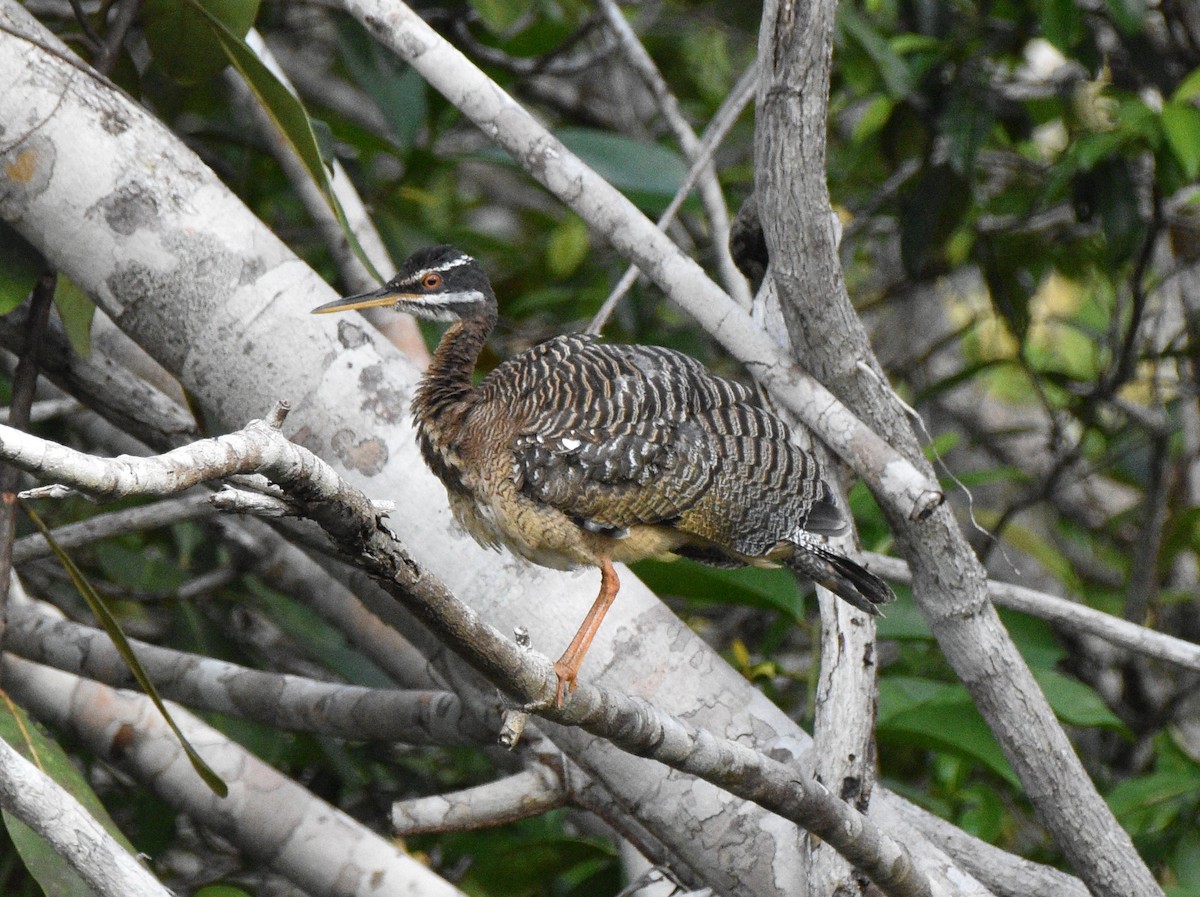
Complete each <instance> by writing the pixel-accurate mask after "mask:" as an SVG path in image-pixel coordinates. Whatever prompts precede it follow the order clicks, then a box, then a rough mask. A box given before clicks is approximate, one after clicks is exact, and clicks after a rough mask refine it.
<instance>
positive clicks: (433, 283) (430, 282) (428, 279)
mask: <svg viewBox="0 0 1200 897" xmlns="http://www.w3.org/2000/svg"><path fill="white" fill-rule="evenodd" d="M441 285H442V275H440V274H426V275H425V277H424V278H423V279H422V280H421V286H423V287H425V289H427V290H436V289H437V288H438V287H440V286H441Z"/></svg>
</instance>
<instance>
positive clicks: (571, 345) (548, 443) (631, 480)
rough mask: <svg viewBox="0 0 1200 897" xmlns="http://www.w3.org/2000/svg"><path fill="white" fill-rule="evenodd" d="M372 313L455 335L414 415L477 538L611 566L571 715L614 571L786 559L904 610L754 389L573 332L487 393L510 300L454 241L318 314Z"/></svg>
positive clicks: (859, 595)
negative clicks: (840, 541)
mask: <svg viewBox="0 0 1200 897" xmlns="http://www.w3.org/2000/svg"><path fill="white" fill-rule="evenodd" d="M371 305H393V306H395V307H396V308H397V309H398V310H401V311H407V312H410V313H412V314H416V315H419V316H423V317H428V318H434V319H437V320H451V321H453V322H454V323H453V324H452V326H451V327H450V328H449V330H447V332H446V334H445V336H443V338H442V341H441V343H440V344H439V346H438V349H437V352H436V353H435V356H434V360H433V363H432V364H431V365H430V368H429V371H428V373H427V374H426V376H425V378H424V380H423V381H422V383H421V386H420V388H419V389H418V391H417V397H416V400H415V402H414V403H413V414H414V417H415V419H416V423H417V430H418V440H419V443H420V446H421V451H422V454H423V456H424V458H425V460H426V461H427V462H428V464H429V466H430V468H431V469H432V470H433V471H434V473H436V474H437V475H438V477H439V478H440V479H441V480H442V482H443V483H444V484H445V485H446V489H447V491H448V493H449V496H450V503H451V507H452V508H453V510H454V513H455V515H456V517H458V519H459V520H460V521H461V522H462V523H463V525H464V527H465V528H466V529H467V530H468V531H469V532H470V533H471V534H472V535H474V536H475V538H476V539H478V540H479V541H480V542H482V543H484V544H486V545H491V546H499V545H505V546H507V547H509V548H510V549H512V550H513V551H515V552H517V553H518V554H521V555H523V556H524V557H527V558H529V559H530V560H533V561H535V562H537V563H540V564H544V565H547V566H552V567H562V568H566V567H574V566H581V565H589V566H596V567H599V568H600V569H601V572H602V585H601V591H600V595H599V596H598V597H597V599H596V603H595V605H594V606H593V608H592V610H591V612H590V613H589V614H588V617H587V619H586V620H585V621H584V624H583V626H582V627H580V630H579V633H578V634H577V635H576V637H575V639H574V640H573V641H572V643H571V647H569V648H568V649H567V652H566V653H565V654H564V655H563V657H562V658H561V659H560V660H559V661H558V663H557V664H556V665H555V666H556V670H557V671H558V674H559V693H558V696H557V699H558V700H559V702H561V701H562V699H563V691H564V687H567V686H573V684H574V681H575V678H576V676H577V674H578V671H579V665H580V664H581V663H582V661H583V656H584V654H585V653H586V651H587V647H588V645H589V644H590V642H591V640H592V637H593V636H594V635H595V632H596V630H597V629H598V628H599V625H600V621H601V620H602V619H603V616H604V613H605V611H606V610H607V608H608V606H609V605H610V604H611V602H612V599H613V598H614V597H615V595H616V591H617V587H618V584H617V578H616V573H615V571H614V569H613V567H612V562H613V561H633V560H638V559H640V558H643V557H648V556H654V555H664V554H676V555H682V556H685V557H691V558H694V559H696V560H700V561H703V562H705V563H710V564H716V565H720V566H743V565H746V564H756V565H778V564H786V565H787V566H789V567H791V568H792V569H794V570H795V571H797V572H798V573H800V574H802V575H804V576H807V577H809V578H810V579H813V580H814V581H816V582H818V583H820V584H821V585H824V586H825V587H827V588H829V589H830V590H831V591H833V592H834V593H836V594H837V595H839V596H840V597H842V598H843V599H845V600H846V601H848V602H850V603H851V604H853V605H854V606H855V607H858V608H859V609H861V610H864V611H866V612H868V613H872V614H874V613H878V610H877V608H876V605H879V604H883V603H886V602H887V601H890V600H892V598H893V597H894V596H893V594H892V592H891V590H890V589H889V588H888V587H887V585H886V584H884V583H883V582H882V581H881V580H879V579H878V578H877V577H876V576H874V575H873V574H871V573H869V572H868V571H867V570H865V569H864V568H863V567H861V566H859V565H858V564H856V563H855V562H854V561H851V560H850V559H848V558H845V557H842V556H841V555H839V554H836V553H835V552H833V551H832V550H830V549H829V548H828V547H826V546H825V544H824V541H823V540H824V537H826V536H831V535H838V534H840V533H843V532H845V531H846V528H847V527H846V522H845V521H844V520H843V518H842V516H841V514H840V513H839V511H838V509H837V506H836V505H835V504H834V502H833V498H832V495H831V493H830V490H829V487H828V485H827V484H826V482H825V480H824V479H823V477H822V473H821V470H820V468H819V466H818V464H817V462H816V459H815V458H814V457H813V456H812V455H811V454H810V453H809V452H807V451H805V450H803V449H801V448H800V447H798V446H797V445H796V444H795V443H793V442H792V441H791V437H790V433H789V431H788V427H787V425H786V424H784V422H783V421H782V420H780V419H779V418H778V417H776V416H775V415H773V414H771V413H770V412H767V411H764V410H763V409H761V408H759V407H758V406H757V405H755V404H754V403H753V396H752V395H751V393H750V392H749V391H748V390H747V389H746V388H745V387H743V386H741V385H740V384H738V383H734V382H732V381H730V380H726V379H724V378H721V377H717V376H715V375H713V374H711V373H709V372H708V371H707V370H705V368H704V367H703V366H702V365H701V364H700V363H699V362H698V361H696V360H695V359H693V358H690V357H689V356H687V355H684V354H682V353H680V352H676V351H673V350H671V349H665V348H661V347H657V346H630V345H615V344H609V343H602V342H599V341H598V340H597V339H596V338H594V337H591V336H586V335H582V334H572V335H567V336H560V337H557V338H555V339H551V340H548V341H547V342H545V343H542V344H541V345H538V346H535V347H534V348H532V349H530V350H529V351H527V352H525V353H523V354H521V355H518V356H515V357H514V358H510V359H509V360H508V361H506V362H504V363H503V364H501V365H499V366H498V367H496V368H495V369H494V370H493V371H492V372H491V373H489V374H488V375H487V376H486V377H485V378H484V379H483V381H482V382H481V383H480V384H479V385H478V386H474V385H473V384H472V379H471V375H472V372H473V370H474V367H475V362H476V360H477V358H478V356H479V352H480V350H481V349H482V347H483V344H484V341H485V340H486V338H487V335H488V334H489V333H490V332H491V330H492V328H493V326H494V325H495V322H496V299H495V296H494V294H493V292H492V288H491V285H490V284H489V283H488V279H487V276H486V275H485V274H484V272H483V270H482V268H480V266H479V265H478V263H477V262H475V260H474V259H472V258H471V257H470V256H467V255H466V254H465V253H463V252H461V251H460V250H458V249H455V248H454V247H452V246H436V247H431V248H429V249H423V250H420V251H418V252H416V253H414V254H413V255H412V256H411V257H410V258H409V259H408V261H407V262H405V264H404V266H403V267H402V268H401V270H400V273H398V274H397V275H396V276H395V277H394V278H393V279H392V280H391V281H389V282H388V283H387V284H386V285H385V286H384V287H382V288H381V289H379V290H376V291H373V292H371V293H367V294H363V295H361V296H352V297H350V298H348V299H344V300H339V301H338V302H334V303H330V304H329V305H327V306H322V307H321V308H320V309H318V311H338V310H345V309H349V308H362V307H365V306H371Z"/></svg>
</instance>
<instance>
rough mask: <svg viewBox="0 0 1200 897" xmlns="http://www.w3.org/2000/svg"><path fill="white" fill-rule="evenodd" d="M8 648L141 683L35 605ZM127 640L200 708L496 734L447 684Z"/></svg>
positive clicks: (456, 736) (116, 681)
mask: <svg viewBox="0 0 1200 897" xmlns="http://www.w3.org/2000/svg"><path fill="white" fill-rule="evenodd" d="M10 624H11V632H12V635H11V639H10V642H9V648H10V650H12V651H13V652H14V653H15V654H18V655H20V656H21V657H24V658H26V659H27V660H33V661H36V662H38V663H44V664H48V665H49V666H53V667H55V668H56V669H60V670H64V671H66V672H69V673H75V674H76V675H80V676H87V677H88V678H90V679H95V680H97V681H99V682H104V683H106V684H108V685H112V686H114V687H117V688H136V687H137V683H136V680H135V679H134V677H133V673H131V672H130V670H129V667H128V666H126V664H125V662H124V660H123V659H122V658H121V656H120V655H119V654H118V653H117V649H116V648H115V647H114V646H113V644H112V641H111V640H110V639H109V638H108V636H107V635H106V634H105V633H103V632H101V631H100V630H98V629H92V628H90V627H87V626H81V625H79V624H78V623H71V622H69V621H67V620H55V619H52V618H50V617H47V616H43V615H41V614H39V613H37V612H36V611H34V610H33V609H32V608H30V607H28V606H25V607H15V608H13V609H12V610H11V612H10ZM129 643H130V645H131V646H132V648H133V650H134V651H135V652H136V654H137V656H138V660H140V661H141V663H142V666H143V667H145V669H146V673H147V675H149V677H150V679H151V680H152V681H153V682H154V684H155V686H156V687H157V688H158V689H159V691H160V692H162V695H163V697H165V698H169V699H170V700H173V701H178V702H180V703H182V704H187V705H189V706H191V707H196V708H199V709H202V710H212V711H216V712H219V713H227V714H229V715H231V716H239V717H242V718H245V719H252V720H254V721H256V722H260V723H263V724H264V725H268V726H273V727H276V728H281V729H288V730H291V731H295V732H318V733H320V734H323V735H333V736H336V737H338V738H346V739H351V740H354V741H371V740H378V741H392V742H400V743H403V744H414V745H427V744H428V745H445V746H455V745H465V746H479V745H485V744H488V743H490V742H491V741H493V740H494V737H495V721H494V720H493V721H492V725H491V727H490V728H489V727H488V726H487V725H485V724H484V723H483V721H481V720H478V719H476V718H475V717H474V716H473V715H471V714H467V713H464V710H463V706H462V703H461V702H460V701H459V699H458V697H457V696H456V695H453V694H451V693H449V692H444V691H395V690H384V689H376V688H364V687H362V686H357V685H338V684H332V683H329V682H318V681H316V680H313V679H305V678H302V677H300V676H292V675H286V674H282V673H266V672H263V671H261V670H253V669H249V668H247V667H242V666H238V665H237V664H234V663H229V662H227V661H224V660H214V659H213V658H210V657H203V656H200V655H196V654H186V653H184V652H181V651H173V650H171V649H169V648H161V647H158V646H156V645H150V644H146V643H145V642H140V641H138V640H137V639H129Z"/></svg>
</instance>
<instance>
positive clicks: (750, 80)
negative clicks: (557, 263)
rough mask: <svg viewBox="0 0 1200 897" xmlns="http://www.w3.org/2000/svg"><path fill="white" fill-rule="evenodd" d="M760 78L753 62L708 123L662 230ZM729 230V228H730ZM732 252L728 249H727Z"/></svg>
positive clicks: (632, 270)
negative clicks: (693, 160)
mask: <svg viewBox="0 0 1200 897" xmlns="http://www.w3.org/2000/svg"><path fill="white" fill-rule="evenodd" d="M757 81H758V66H757V64H755V65H751V66H750V67H749V68H747V69H746V71H745V72H743V73H742V77H741V78H739V79H738V83H737V84H736V85H735V86H734V88H733V90H732V91H730V93H729V96H728V97H726V98H725V102H724V103H722V104H721V108H720V109H718V110H717V114H716V115H714V116H713V119H712V121H710V122H709V123H708V127H707V128H705V130H704V136H703V137H702V138H701V140H700V146H699V148H698V150H697V154H696V160H695V162H693V163H692V166H691V168H689V169H688V173H687V176H686V177H685V178H684V179H683V183H682V184H680V185H679V189H678V190H676V191H675V195H674V196H673V197H672V198H671V202H670V203H669V204H668V205H667V208H666V209H665V210H664V211H663V213H662V214H661V215H660V216H659V217H658V221H657V222H655V223H656V224H657V225H658V228H659V229H660V230H666V229H667V228H668V227H669V226H670V225H671V222H673V221H674V220H675V216H676V214H678V212H679V209H680V208H681V207H682V206H683V203H684V201H685V200H686V199H687V197H688V194H689V193H691V192H692V187H694V186H695V184H696V181H697V180H698V179H699V178H700V175H701V174H702V173H703V171H704V167H705V166H706V165H708V164H709V163H710V162H711V160H712V154H713V153H714V152H716V149H717V147H718V146H720V145H721V142H722V141H723V140H724V139H725V136H726V135H727V134H728V133H729V130H730V128H732V127H733V126H734V124H735V123H736V122H737V120H738V116H740V115H741V114H742V111H743V110H744V109H745V108H746V104H747V103H749V102H750V100H751V99H753V97H754V88H755V85H756V83H757ZM726 231H728V227H726ZM726 252H728V249H726ZM638 273H639V269H638V267H637V266H636V265H630V266H629V267H628V268H626V269H625V273H624V274H623V275H621V279H620V280H619V281H618V282H617V285H616V287H615V288H614V289H613V291H612V293H610V294H609V296H608V298H607V299H605V300H604V304H603V305H601V306H600V310H599V311H597V312H596V316H595V317H594V318H592V321H591V323H590V324H588V326H587V332H588V333H599V332H600V331H601V330H603V329H604V325H605V324H606V323H608V319H609V317H610V316H611V315H612V313H613V309H615V308H616V307H617V303H618V302H620V301H621V299H622V298H624V296H625V294H626V293H628V292H629V288H630V287H632V286H633V282H634V281H635V280H637V276H638ZM738 277H740V278H741V280H742V283H743V285H744V284H745V278H744V277H742V275H741V272H738Z"/></svg>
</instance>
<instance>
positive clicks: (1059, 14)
mask: <svg viewBox="0 0 1200 897" xmlns="http://www.w3.org/2000/svg"><path fill="white" fill-rule="evenodd" d="M1039 7H1040V13H1039V16H1038V18H1039V20H1040V21H1041V23H1042V35H1043V36H1044V37H1045V38H1046V40H1048V41H1050V43H1052V44H1054V46H1056V47H1057V48H1058V49H1060V50H1062V51H1063V52H1064V53H1069V52H1070V50H1071V48H1072V47H1073V46H1074V45H1075V44H1076V43H1077V42H1078V41H1079V40H1080V39H1081V38H1082V37H1083V34H1084V31H1083V12H1082V11H1081V10H1080V9H1079V6H1078V4H1077V3H1076V2H1075V0H1041V2H1040V4H1039Z"/></svg>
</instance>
